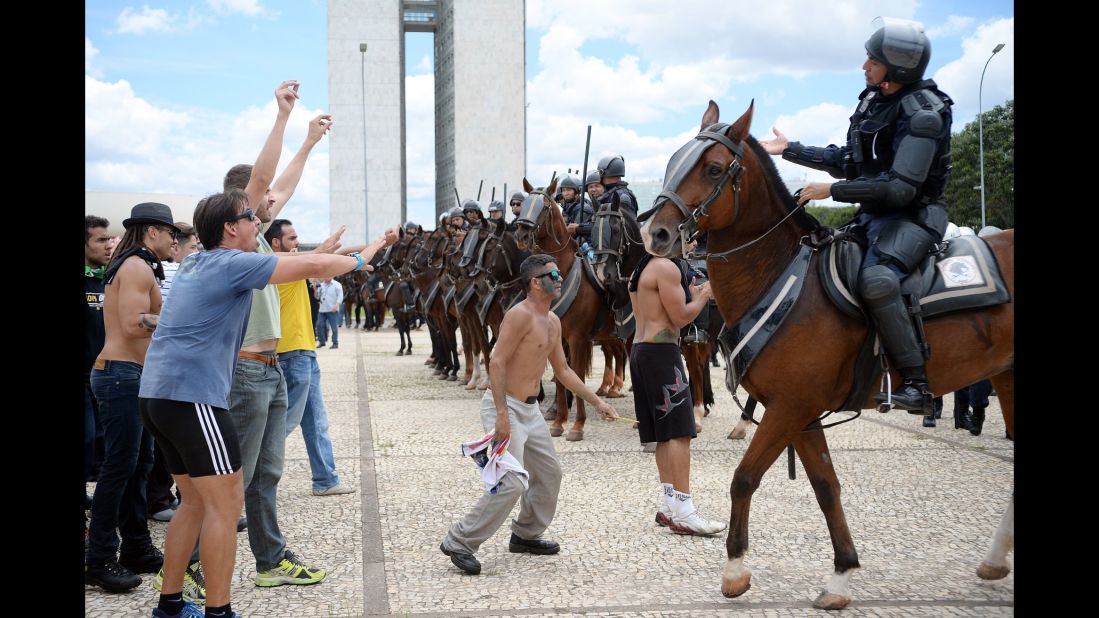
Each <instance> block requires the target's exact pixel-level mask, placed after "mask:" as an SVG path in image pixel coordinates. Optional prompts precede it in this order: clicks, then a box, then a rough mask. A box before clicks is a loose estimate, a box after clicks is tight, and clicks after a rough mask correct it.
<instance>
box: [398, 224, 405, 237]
mask: <svg viewBox="0 0 1099 618" xmlns="http://www.w3.org/2000/svg"><path fill="white" fill-rule="evenodd" d="M402 238H404V226H403V225H402V226H399V227H398V228H397V239H398V240H400V239H402Z"/></svg>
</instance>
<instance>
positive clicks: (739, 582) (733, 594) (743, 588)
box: [721, 573, 752, 599]
mask: <svg viewBox="0 0 1099 618" xmlns="http://www.w3.org/2000/svg"><path fill="white" fill-rule="evenodd" d="M751 587H752V575H751V574H750V573H749V574H745V575H741V576H740V577H738V578H736V579H725V578H722V580H721V595H722V596H724V597H725V598H726V599H735V598H737V597H739V596H740V595H742V594H744V593H745V592H748V589H749V588H751Z"/></svg>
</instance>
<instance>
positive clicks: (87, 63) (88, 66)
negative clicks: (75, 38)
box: [84, 37, 102, 77]
mask: <svg viewBox="0 0 1099 618" xmlns="http://www.w3.org/2000/svg"><path fill="white" fill-rule="evenodd" d="M97 54H99V50H98V49H96V48H95V46H94V45H92V40H91V39H89V38H88V37H84V73H86V74H88V75H94V76H96V77H98V76H100V75H101V74H102V72H101V71H100V70H99V69H97V68H95V67H93V66H92V60H94V59H95V57H96V55H97Z"/></svg>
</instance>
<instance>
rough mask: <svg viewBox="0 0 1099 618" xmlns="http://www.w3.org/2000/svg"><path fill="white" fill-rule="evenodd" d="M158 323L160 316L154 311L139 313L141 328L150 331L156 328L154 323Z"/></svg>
mask: <svg viewBox="0 0 1099 618" xmlns="http://www.w3.org/2000/svg"><path fill="white" fill-rule="evenodd" d="M158 323H160V316H159V315H157V314H155V313H142V314H141V328H144V329H145V330H147V331H149V332H152V331H154V330H156V325H157V324H158Z"/></svg>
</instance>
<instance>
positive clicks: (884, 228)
mask: <svg viewBox="0 0 1099 618" xmlns="http://www.w3.org/2000/svg"><path fill="white" fill-rule="evenodd" d="M875 25H876V26H877V30H876V31H875V32H874V33H873V34H872V35H871V36H870V38H869V39H868V40H867V41H866V54H867V58H866V62H865V63H863V65H862V68H863V71H864V72H865V75H866V86H867V87H866V89H865V90H863V91H862V94H860V95H859V105H858V108H857V109H856V110H855V113H854V115H853V116H851V125H850V128H849V129H848V132H847V144H846V145H844V146H842V147H840V146H836V145H834V144H833V145H829V146H828V147H826V148H818V147H812V146H803V145H802V144H800V143H798V142H789V141H788V140H787V138H786V136H785V135H783V134H782V133H780V132H779V131H778V129H774V133H775V135H776V137H775V138H774V139H771V140H762V141H760V145H761V146H763V147H764V149H765V150H766V151H767V152H768V153H770V154H781V155H782V158H784V159H786V160H788V161H792V162H794V163H798V164H800V165H804V166H806V167H811V168H813V169H818V170H823V171H826V172H828V173H830V174H831V175H832V176H833V177H836V178H844V179H845V180H841V181H839V182H836V183H831V184H829V183H821V182H812V183H809V184H808V185H807V186H806V187H805V188H804V189H802V192H801V197H800V200H799V202H800V203H802V204H804V203H806V202H808V201H809V200H814V199H824V198H827V197H831V198H832V199H834V200H835V201H837V202H854V203H858V204H859V205H860V208H859V211H858V216H857V219H856V221H857V222H858V223H859V225H861V226H862V227H863V228H864V229H865V231H866V236H867V244H868V246H869V249H868V250H867V251H866V254H865V256H864V258H863V262H862V272H861V274H860V277H859V291H860V293H861V294H862V297H863V300H864V301H865V303H866V305H867V307H868V308H869V310H870V313H871V315H872V316H873V319H874V322H875V323H876V325H877V328H878V332H879V334H880V335H881V338H882V343H883V344H884V345H885V349H886V351H887V352H888V353H889V356H890V358H891V360H892V361H893V365H894V366H895V367H896V368H898V369H899V371H900V373H901V375H902V376H903V377H904V383H903V384H902V385H901V386H900V387H899V388H898V389H896V390H895V391H894V392H893V393H892V399H893V403H894V404H895V405H896V406H897V407H900V408H904V409H906V410H909V411H911V412H913V413H916V414H925V415H926V414H931V413H932V411H933V407H932V396H931V393H930V391H929V389H928V386H927V370H926V366H925V361H926V355H927V354H929V352H930V351H929V350H928V349H927V348H926V346H925V345H924V344H922V343H921V342H920V340H919V339H918V338H917V333H916V328H915V325H914V324H913V321H912V318H911V316H910V312H911V313H917V312H918V311H919V300H918V299H915V298H908V302H907V303H906V302H905V299H904V298H902V294H901V282H902V281H903V280H904V278H905V277H906V276H907V275H908V274H909V273H911V272H912V271H913V269H915V268H917V267H918V265H919V264H920V263H921V262H922V260H923V258H924V257H926V256H927V253H928V250H929V249H931V248H932V246H933V245H935V244H936V243H938V242H940V241H941V240H942V237H943V232H944V231H945V230H946V224H947V220H946V209H945V204H944V198H945V195H944V193H945V189H946V183H947V179H948V178H949V176H950V123H951V105H952V104H953V101H951V99H950V97H949V96H947V95H946V94H945V93H943V92H942V91H941V90H939V88H938V86H937V85H936V84H935V82H934V81H932V80H930V79H923V74H924V71H925V70H926V69H927V64H928V61H930V59H931V44H930V42H929V41H928V40H927V36H926V35H925V34H924V31H923V26H921V25H920V24H918V23H916V22H912V21H908V20H900V19H892V18H884V19H883V18H880V17H879V18H877V19H876V20H875ZM878 397H879V399H882V400H884V398H885V394H884V393H882V394H881V395H879V396H878Z"/></svg>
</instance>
